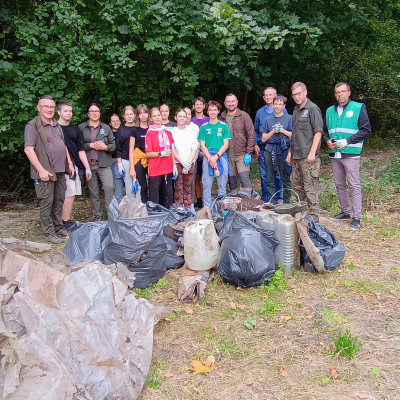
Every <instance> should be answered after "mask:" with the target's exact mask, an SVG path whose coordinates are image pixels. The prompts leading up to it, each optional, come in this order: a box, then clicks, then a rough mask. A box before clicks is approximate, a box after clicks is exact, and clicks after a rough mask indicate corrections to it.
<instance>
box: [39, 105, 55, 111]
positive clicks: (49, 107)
mask: <svg viewBox="0 0 400 400" xmlns="http://www.w3.org/2000/svg"><path fill="white" fill-rule="evenodd" d="M39 107H42V108H44V109H45V110H54V109H55V108H56V107H55V106H41V105H39Z"/></svg>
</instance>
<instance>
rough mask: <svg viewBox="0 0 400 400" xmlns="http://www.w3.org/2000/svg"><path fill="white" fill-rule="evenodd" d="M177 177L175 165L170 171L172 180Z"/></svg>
mask: <svg viewBox="0 0 400 400" xmlns="http://www.w3.org/2000/svg"><path fill="white" fill-rule="evenodd" d="M177 177H178V168H176V165H174V168H173V170H172V179H173V180H175V179H176V178H177Z"/></svg>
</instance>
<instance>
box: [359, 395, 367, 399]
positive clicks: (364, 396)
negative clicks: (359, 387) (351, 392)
mask: <svg viewBox="0 0 400 400" xmlns="http://www.w3.org/2000/svg"><path fill="white" fill-rule="evenodd" d="M357 397H358V398H359V399H368V396H367V395H365V394H360V395H359V396H357Z"/></svg>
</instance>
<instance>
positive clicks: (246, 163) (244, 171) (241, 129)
mask: <svg viewBox="0 0 400 400" xmlns="http://www.w3.org/2000/svg"><path fill="white" fill-rule="evenodd" d="M224 104H225V108H226V110H225V111H223V112H222V113H221V116H220V120H221V121H223V122H225V123H226V124H227V125H228V126H229V130H230V133H231V136H232V140H231V143H230V146H229V149H228V159H229V164H230V166H231V172H230V174H229V177H228V180H229V188H230V190H236V189H237V188H238V182H237V181H238V178H239V179H240V190H242V191H246V192H251V182H250V163H251V152H252V151H253V149H254V144H255V139H256V135H255V132H254V126H253V121H252V120H251V118H250V115H249V114H247V113H246V112H244V111H242V110H240V109H239V108H238V99H237V97H236V95H234V94H232V93H231V94H228V95H227V96H226V97H225V102H224Z"/></svg>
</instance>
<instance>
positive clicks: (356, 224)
mask: <svg viewBox="0 0 400 400" xmlns="http://www.w3.org/2000/svg"><path fill="white" fill-rule="evenodd" d="M360 227H361V224H360V220H359V219H358V218H353V219H352V220H351V224H350V229H351V230H352V231H358V230H360Z"/></svg>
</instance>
